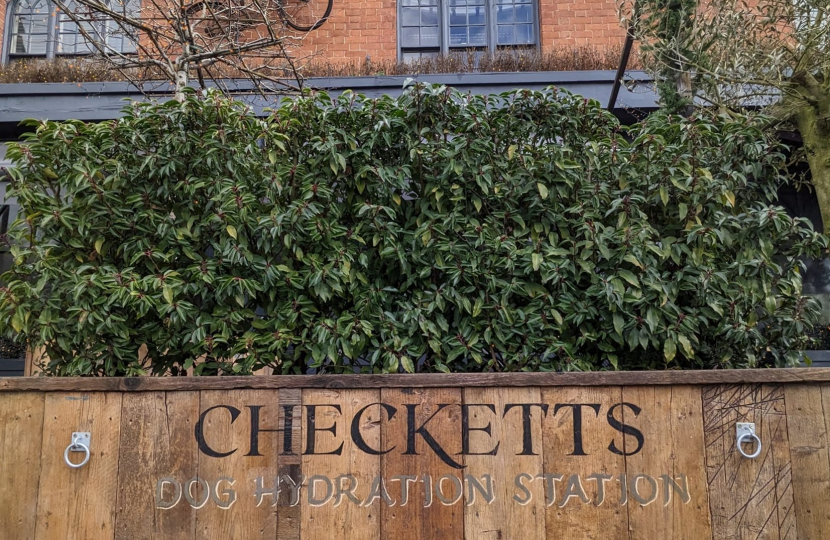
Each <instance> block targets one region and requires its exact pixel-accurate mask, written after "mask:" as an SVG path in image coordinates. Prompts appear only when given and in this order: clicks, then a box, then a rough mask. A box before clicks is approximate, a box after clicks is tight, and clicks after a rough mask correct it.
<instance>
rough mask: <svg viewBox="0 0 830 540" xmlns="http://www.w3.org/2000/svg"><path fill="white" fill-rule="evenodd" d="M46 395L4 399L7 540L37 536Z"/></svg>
mask: <svg viewBox="0 0 830 540" xmlns="http://www.w3.org/2000/svg"><path fill="white" fill-rule="evenodd" d="M43 408H44V397H43V394H38V393H28V392H27V393H20V394H6V395H2V396H0V531H2V538H3V540H29V539H31V538H32V537H34V535H35V519H36V515H37V498H38V497H37V493H38V485H39V482H40V454H41V447H42V442H43Z"/></svg>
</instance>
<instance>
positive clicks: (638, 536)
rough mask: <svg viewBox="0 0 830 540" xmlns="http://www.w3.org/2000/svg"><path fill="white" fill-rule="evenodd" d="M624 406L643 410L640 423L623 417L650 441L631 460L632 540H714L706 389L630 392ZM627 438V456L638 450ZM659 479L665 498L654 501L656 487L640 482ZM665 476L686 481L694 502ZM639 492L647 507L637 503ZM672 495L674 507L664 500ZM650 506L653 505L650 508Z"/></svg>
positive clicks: (628, 466)
mask: <svg viewBox="0 0 830 540" xmlns="http://www.w3.org/2000/svg"><path fill="white" fill-rule="evenodd" d="M622 398H623V401H624V402H627V403H631V404H636V405H637V406H638V407H640V409H641V412H640V414H639V415H638V416H637V417H636V418H634V415H633V412H632V411H631V410H630V409H625V410H624V411H623V418H624V419H625V422H626V424H631V425H635V426H637V428H638V429H640V430H641V431H642V432H643V434H644V437H645V443H644V445H643V448H642V450H641V451H640V452H638V453H636V454H632V455H629V456H626V458H625V461H626V471H627V475H628V484H629V487H630V489H629V491H630V497H629V502H628V512H629V515H628V521H629V535H630V538H631V540H655V539H657V538H660V539H661V540H662V539H665V540H686V539H690V540H691V539H694V540H706V539H710V538H712V530H711V521H710V517H709V500H708V496H707V490H706V486H707V484H706V472H705V469H704V464H703V459H704V442H703V414H702V404H701V395H700V389H699V388H695V387H692V386H675V387H672V388H655V387H626V388H623V390H622ZM630 441H631V438H630V437H626V443H625V444H626V452H627V453H630V452H632V451H633V450H632V449H631V446H630ZM641 474H645V475H649V476H650V477H652V478H654V479H655V481H656V484H657V487H658V488H659V489H658V491H659V494H658V495H657V496H656V497H652V494H653V493H654V490H653V486H652V485H648V484H649V483H648V482H647V481H638V480H637V475H641ZM661 475H668V476H669V478H673V479H678V478H680V475H685V476H686V479H687V482H688V493H689V501H688V502H684V501H683V500H682V498H681V497H680V496H679V495H678V494H677V493H676V492H675V491H673V489H670V486H668V485H667V482H663V481H660V480H659V479H658V477H659V476H661ZM635 492H639V494H640V498H641V499H642V500H644V501H647V502H646V503H645V504H644V503H643V502H642V501H639V502H638V501H637V500H636V497H635ZM667 493H668V494H670V495H671V497H670V499H669V502H668V504H666V502H665V498H664V496H665V495H666V494H667ZM648 501H650V502H648Z"/></svg>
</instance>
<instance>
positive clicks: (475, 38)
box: [470, 26, 487, 47]
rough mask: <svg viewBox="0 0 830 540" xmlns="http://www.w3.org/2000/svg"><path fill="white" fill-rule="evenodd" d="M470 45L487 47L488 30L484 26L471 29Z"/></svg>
mask: <svg viewBox="0 0 830 540" xmlns="http://www.w3.org/2000/svg"><path fill="white" fill-rule="evenodd" d="M470 45H474V46H477V47H478V46H482V45H487V29H486V28H484V27H483V26H471V27H470Z"/></svg>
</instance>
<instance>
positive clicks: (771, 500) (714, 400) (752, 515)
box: [703, 385, 796, 540]
mask: <svg viewBox="0 0 830 540" xmlns="http://www.w3.org/2000/svg"><path fill="white" fill-rule="evenodd" d="M703 415H704V438H705V442H706V473H707V482H708V485H709V507H710V510H711V515H712V531H713V534H714V538H715V540H756V539H757V540H795V534H796V528H795V514H794V512H793V511H792V506H793V492H792V484H791V466H790V452H789V447H788V443H787V418H786V411H785V405H784V391H783V388H782V387H781V386H770V385H743V386H737V385H729V386H711V387H707V388H705V389H704V390H703ZM738 422H752V423H754V424H755V428H756V432H757V434H758V436H759V437H760V438H761V441H762V451H761V455H759V456H758V457H757V458H756V459H747V458H745V457H743V456H741V455H740V453H739V452H738V450H737V447H736V431H735V428H736V424H737V423H738ZM745 451H747V452H753V451H755V447H754V445H752V444H747V445H745Z"/></svg>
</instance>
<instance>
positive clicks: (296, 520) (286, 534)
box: [277, 389, 303, 540]
mask: <svg viewBox="0 0 830 540" xmlns="http://www.w3.org/2000/svg"><path fill="white" fill-rule="evenodd" d="M302 404H303V395H302V390H300V389H285V390H280V411H281V413H280V429H285V427H286V425H285V417H284V415H283V413H282V411H284V410H285V407H291V411H292V422H291V432H292V437H291V438H292V442H293V445H292V449H291V451H292V452H293V453H292V454H291V455H284V454H282V453H281V454H280V458H279V474H280V477H283V476H286V475H288V476H290V477H291V478H300V477H301V476H302V472H303V471H302V463H303V459H302V451H303V448H302V445H303V437H302V435H303V424H302V421H301V420H302V417H303V416H302ZM277 506H278V507H279V508H278V510H277V540H300V520H301V519H302V516H301V512H300V511H301V508H300V505H299V504H294V505H292V504H291V490H290V489H286V490H282V491H281V492H280V494H279V498H278V500H277Z"/></svg>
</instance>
